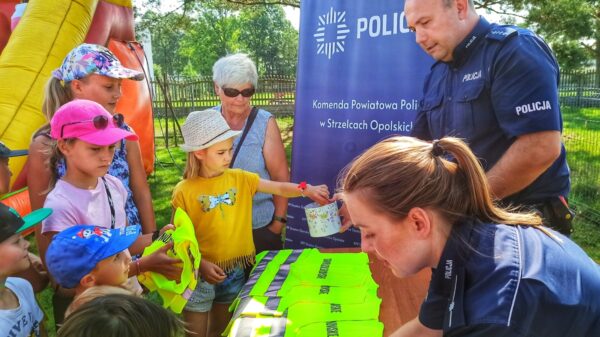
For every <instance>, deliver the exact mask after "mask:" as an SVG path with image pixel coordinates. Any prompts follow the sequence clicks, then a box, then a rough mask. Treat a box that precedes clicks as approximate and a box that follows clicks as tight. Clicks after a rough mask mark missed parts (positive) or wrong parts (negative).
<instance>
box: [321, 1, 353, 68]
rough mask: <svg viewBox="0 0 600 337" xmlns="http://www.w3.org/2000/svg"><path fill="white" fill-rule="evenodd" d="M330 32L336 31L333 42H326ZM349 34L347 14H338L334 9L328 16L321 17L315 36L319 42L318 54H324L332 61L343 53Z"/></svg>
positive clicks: (331, 9)
mask: <svg viewBox="0 0 600 337" xmlns="http://www.w3.org/2000/svg"><path fill="white" fill-rule="evenodd" d="M328 30H334V31H335V36H334V39H333V40H331V41H327V40H326V36H328V34H327V31H328ZM349 33H350V29H348V25H346V12H337V11H335V10H333V7H332V8H330V9H329V12H327V13H326V14H323V15H319V25H318V26H317V32H316V33H315V34H314V37H315V40H316V41H317V54H324V55H326V56H327V58H328V59H331V57H332V56H333V55H334V54H335V53H341V52H343V51H344V50H345V49H344V45H345V43H346V41H345V40H346V37H348V34H349Z"/></svg>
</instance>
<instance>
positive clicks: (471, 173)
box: [338, 137, 541, 226]
mask: <svg viewBox="0 0 600 337" xmlns="http://www.w3.org/2000/svg"><path fill="white" fill-rule="evenodd" d="M338 185H339V186H340V187H341V190H342V191H343V192H346V193H349V192H353V193H354V192H359V193H361V194H362V195H363V197H364V198H366V199H365V200H369V201H370V202H369V204H370V205H372V207H373V209H374V210H376V211H379V212H382V213H384V214H387V215H388V216H389V217H390V218H391V219H398V220H400V219H403V218H404V217H406V215H407V214H408V212H409V211H410V209H411V208H413V207H421V208H425V207H432V208H434V209H436V210H437V211H439V212H440V213H441V214H442V215H443V216H444V217H445V218H446V219H447V220H448V221H449V222H450V223H454V222H456V220H458V219H460V218H463V217H470V218H476V219H479V220H481V221H483V222H492V223H499V224H507V225H530V226H540V225H541V219H540V217H539V216H537V215H536V214H535V213H532V212H530V213H518V212H513V211H512V210H509V209H506V208H502V207H499V206H497V205H496V204H495V203H494V201H493V199H492V196H491V194H490V187H489V185H488V181H487V178H486V176H485V172H484V171H483V168H482V167H481V165H480V164H479V161H478V160H477V158H476V157H475V155H474V154H473V152H471V150H470V149H469V147H468V146H467V145H466V144H465V143H464V142H463V141H462V140H460V139H458V138H452V137H446V138H442V139H440V140H436V141H434V142H433V143H429V142H425V141H421V140H418V139H416V138H412V137H391V138H388V139H385V140H383V141H381V142H379V143H377V144H375V145H374V146H372V147H371V148H369V149H368V150H366V151H365V152H364V153H363V154H361V155H360V156H358V157H357V158H356V159H354V161H353V162H352V163H350V164H349V166H348V167H346V169H345V172H344V173H343V175H342V178H341V180H340V183H339V184H338Z"/></svg>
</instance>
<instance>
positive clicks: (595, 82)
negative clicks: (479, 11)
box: [152, 71, 600, 224]
mask: <svg viewBox="0 0 600 337" xmlns="http://www.w3.org/2000/svg"><path fill="white" fill-rule="evenodd" d="M152 84H153V89H154V102H153V107H154V113H155V115H156V116H157V117H164V116H167V115H170V116H171V117H176V118H183V117H185V116H187V114H188V113H189V112H190V111H194V110H201V109H206V108H209V107H213V106H216V105H218V104H219V99H218V97H217V96H216V95H215V90H214V85H213V82H212V79H211V78H169V79H166V80H164V79H163V80H161V79H158V80H156V81H154V82H152ZM295 87H296V80H295V78H294V77H290V76H278V75H267V76H264V77H261V78H260V79H259V86H258V90H257V93H256V94H255V95H254V96H253V98H252V103H253V104H254V105H256V106H259V107H264V108H266V109H267V110H269V111H270V112H272V113H274V114H276V115H292V114H293V113H294V104H295ZM559 92H560V103H561V107H562V112H563V120H564V130H563V137H564V143H565V146H566V148H567V160H568V162H569V166H570V168H571V179H572V191H571V195H570V200H571V201H572V202H573V204H574V205H575V206H576V207H577V208H578V210H579V211H580V214H583V216H585V217H587V218H588V219H589V220H590V221H592V222H594V223H597V224H600V80H599V79H598V76H597V74H596V72H594V71H589V72H576V73H563V74H562V75H561V84H560V88H559ZM167 134H168V129H167ZM176 142H177V139H175V143H176ZM167 144H168V143H167Z"/></svg>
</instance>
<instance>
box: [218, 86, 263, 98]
mask: <svg viewBox="0 0 600 337" xmlns="http://www.w3.org/2000/svg"><path fill="white" fill-rule="evenodd" d="M221 90H223V93H224V94H225V96H227V97H231V98H233V97H238V95H239V94H242V96H243V97H252V95H254V93H255V92H256V89H254V88H247V89H244V90H242V91H240V90H237V89H233V88H224V87H221Z"/></svg>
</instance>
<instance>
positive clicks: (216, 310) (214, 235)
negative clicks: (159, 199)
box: [172, 109, 330, 337]
mask: <svg viewBox="0 0 600 337" xmlns="http://www.w3.org/2000/svg"><path fill="white" fill-rule="evenodd" d="M181 131H182V133H183V139H184V144H183V145H182V146H181V148H182V149H183V151H185V152H187V153H188V154H187V162H186V167H185V171H184V173H183V180H182V181H181V182H179V183H178V184H177V186H175V189H174V191H173V199H172V205H173V209H177V207H180V208H182V209H183V210H184V211H186V212H187V214H188V215H189V216H190V218H191V219H192V222H193V223H194V227H195V231H196V237H197V239H198V245H199V247H200V252H201V253H202V261H201V263H200V273H201V276H202V280H201V281H200V282H198V286H197V287H196V290H195V291H194V294H193V295H192V296H191V298H190V300H189V301H188V303H187V305H186V307H185V309H184V311H183V316H184V318H185V321H186V322H187V328H188V330H189V331H190V335H191V336H199V337H203V336H219V335H220V334H221V333H222V332H223V330H224V329H225V327H226V325H227V322H228V321H229V319H230V314H229V312H228V310H227V309H228V307H229V304H231V302H233V300H234V299H235V297H236V296H237V294H238V292H239V291H240V290H241V288H242V286H243V284H244V267H245V266H247V265H249V264H252V263H253V261H254V254H255V250H254V243H253V241H252V197H253V196H254V194H255V193H257V192H263V193H270V194H276V195H280V196H284V197H287V198H293V197H300V196H306V197H309V198H311V199H312V200H314V201H316V202H318V203H321V204H326V203H328V202H330V200H329V189H328V188H327V186H326V185H319V186H312V185H309V184H306V183H305V182H302V183H300V184H294V183H285V182H276V181H270V180H265V179H261V178H260V177H259V176H258V174H255V173H252V172H247V171H243V170H240V169H230V168H229V164H230V162H231V158H232V153H233V138H234V137H236V136H237V135H239V134H240V133H241V131H233V130H231V129H230V128H229V125H228V124H227V122H226V121H225V119H224V118H223V116H222V115H221V113H220V112H219V111H217V110H212V109H209V110H204V111H194V112H192V113H190V114H189V115H188V117H187V119H186V121H185V124H184V125H183V126H182V127H181ZM209 312H210V315H209Z"/></svg>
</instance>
